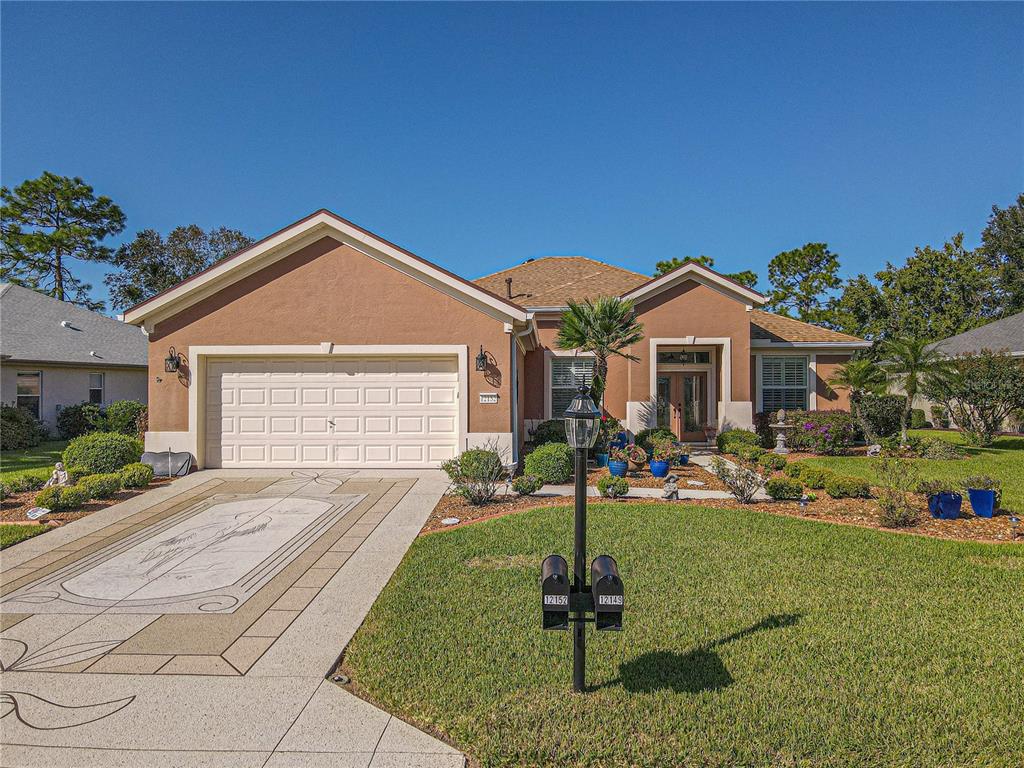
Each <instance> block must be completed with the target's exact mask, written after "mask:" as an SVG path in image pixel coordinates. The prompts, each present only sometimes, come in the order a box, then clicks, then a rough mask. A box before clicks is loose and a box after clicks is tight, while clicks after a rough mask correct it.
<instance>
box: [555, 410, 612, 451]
mask: <svg viewBox="0 0 1024 768" xmlns="http://www.w3.org/2000/svg"><path fill="white" fill-rule="evenodd" d="M563 429H564V422H563ZM620 432H622V422H621V421H619V420H618V419H616V418H615V417H614V416H608V415H607V414H605V415H604V416H602V417H601V431H600V432H598V435H597V443H596V444H595V445H594V451H595V452H596V453H608V448H609V443H611V441H612V440H614V439H615V436H616V435H618V434H619V433H620Z"/></svg>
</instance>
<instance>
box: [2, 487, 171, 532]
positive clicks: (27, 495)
mask: <svg viewBox="0 0 1024 768" xmlns="http://www.w3.org/2000/svg"><path fill="white" fill-rule="evenodd" d="M168 482H170V480H168V479H167V478H166V477H158V478H154V479H153V482H151V483H150V484H149V486H147V487H146V488H132V489H125V490H123V491H118V492H117V493H116V494H114V496H112V497H111V498H109V499H93V500H92V501H90V502H89V503H88V504H86V505H85V506H83V507H82V508H81V509H76V510H74V511H71V512H50V513H49V514H47V515H43V516H42V517H41V518H39V519H38V520H29V519H28V518H27V517H25V513H26V512H28V511H29V510H30V509H31V508H32V507H34V506H35V499H36V494H37V493H39V491H24V492H22V493H12V494H11V495H10V496H8V497H7V498H6V499H4V500H3V502H2V503H0V522H4V523H23V524H25V525H32V524H33V523H35V524H38V525H52V526H60V525H64V524H65V523H70V522H71V521H73V520H78V519H79V518H82V517H88V516H89V515H91V514H92V513H93V512H99V511H100V510H101V509H106V508H107V507H112V506H114V505H115V504H120V503H121V502H122V501H128V499H131V498H134V497H135V496H138V495H139V494H140V493H145V492H146V491H148V490H151V489H153V488H157V487H159V486H161V485H166V484H167V483H168Z"/></svg>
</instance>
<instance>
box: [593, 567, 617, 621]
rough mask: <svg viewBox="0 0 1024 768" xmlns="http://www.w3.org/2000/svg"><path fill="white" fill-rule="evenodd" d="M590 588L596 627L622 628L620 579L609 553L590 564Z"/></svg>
mask: <svg viewBox="0 0 1024 768" xmlns="http://www.w3.org/2000/svg"><path fill="white" fill-rule="evenodd" d="M590 585H591V586H590V589H591V590H592V591H593V594H594V623H595V625H596V628H597V629H609V630H621V629H622V579H621V578H619V566H618V565H616V564H615V559H614V558H612V557H610V556H609V555H600V556H599V557H595V558H594V562H593V563H591V564H590Z"/></svg>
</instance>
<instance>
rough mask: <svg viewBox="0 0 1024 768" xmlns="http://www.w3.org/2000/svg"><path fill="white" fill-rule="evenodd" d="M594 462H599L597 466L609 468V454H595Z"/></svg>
mask: <svg viewBox="0 0 1024 768" xmlns="http://www.w3.org/2000/svg"><path fill="white" fill-rule="evenodd" d="M594 460H595V461H596V462H597V466H599V467H607V466H608V454H607V453H595V454H594Z"/></svg>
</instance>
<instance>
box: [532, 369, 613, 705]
mask: <svg viewBox="0 0 1024 768" xmlns="http://www.w3.org/2000/svg"><path fill="white" fill-rule="evenodd" d="M600 427H601V422H600V412H599V411H598V410H597V407H596V406H595V405H594V401H593V400H592V399H591V397H590V393H589V391H588V390H587V388H586V387H580V388H579V392H578V393H577V394H576V397H575V398H574V399H573V401H572V404H571V405H570V406H569V410H567V411H566V412H565V434H566V438H567V439H568V442H569V445H570V446H572V447H573V448H574V449H575V450H576V467H575V471H576V494H575V495H576V511H575V523H576V526H575V537H574V546H573V549H574V552H573V572H572V580H571V581H570V578H569V565H568V563H566V561H565V558H564V557H562V556H561V555H549V556H548V557H546V558H544V562H543V563H541V600H542V604H543V611H544V618H543V627H544V629H554V630H568V629H569V627H570V625H573V626H572V629H573V644H572V647H573V664H572V687H573V690H574V691H578V692H582V691H583V690H584V689H585V686H586V679H585V668H586V634H585V633H584V629H585V625H586V624H587V623H591V622H592V623H593V624H594V627H595V629H597V630H599V631H605V630H611V631H618V630H621V629H622V605H623V599H622V598H623V591H622V579H621V578H620V577H619V568H618V565H617V564H616V562H615V560H614V558H612V557H611V556H609V555H599V556H598V557H595V558H594V561H593V562H592V563H591V564H590V583H589V584H587V578H586V577H587V574H586V567H587V563H586V560H587V451H588V450H589V449H590V448H591V447H593V445H594V443H595V442H596V441H597V436H598V432H599V431H600Z"/></svg>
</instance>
